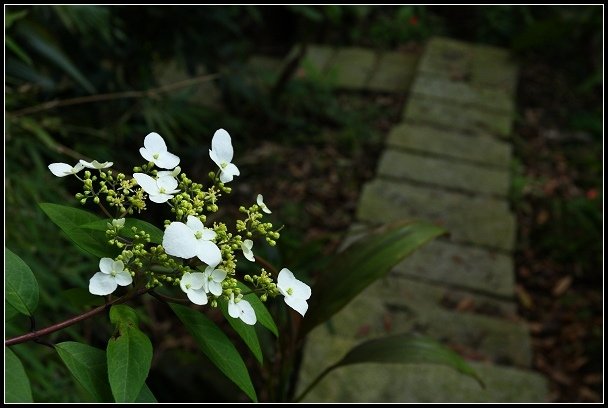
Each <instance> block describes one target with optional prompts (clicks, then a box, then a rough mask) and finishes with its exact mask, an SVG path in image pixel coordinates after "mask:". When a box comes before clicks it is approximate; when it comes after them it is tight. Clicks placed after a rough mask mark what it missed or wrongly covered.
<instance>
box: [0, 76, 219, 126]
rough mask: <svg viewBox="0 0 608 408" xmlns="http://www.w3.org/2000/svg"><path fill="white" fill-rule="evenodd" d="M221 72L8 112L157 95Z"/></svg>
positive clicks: (21, 112)
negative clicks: (155, 86) (140, 88)
mask: <svg viewBox="0 0 608 408" xmlns="http://www.w3.org/2000/svg"><path fill="white" fill-rule="evenodd" d="M219 75H220V74H210V75H201V76H197V77H194V78H189V79H185V80H183V81H179V82H175V83H172V84H168V85H163V86H160V87H158V88H152V89H148V90H143V91H125V92H113V93H106V94H97V95H87V96H79V97H77V98H70V99H63V100H54V101H48V102H44V103H41V104H39V105H35V106H30V107H29V108H24V109H20V110H16V111H14V112H7V113H8V115H9V116H13V117H19V116H23V115H30V114H32V113H38V112H42V111H45V110H49V109H56V108H61V107H65V106H72V105H82V104H85V103H94V102H103V101H111V100H115V99H131V98H143V97H155V96H158V95H159V94H161V93H165V92H169V91H172V90H175V89H180V88H185V87H188V86H191V85H196V84H199V83H202V82H209V81H213V80H214V79H216V78H217V77H219Z"/></svg>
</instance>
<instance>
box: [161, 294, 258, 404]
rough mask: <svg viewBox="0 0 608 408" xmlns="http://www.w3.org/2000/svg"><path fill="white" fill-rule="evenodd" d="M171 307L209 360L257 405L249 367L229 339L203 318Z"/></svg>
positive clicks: (192, 312)
mask: <svg viewBox="0 0 608 408" xmlns="http://www.w3.org/2000/svg"><path fill="white" fill-rule="evenodd" d="M170 306H171V309H173V312H175V314H176V315H177V317H178V318H179V319H180V320H181V321H182V323H183V324H184V325H185V326H186V329H188V332H190V334H191V335H192V337H194V339H195V340H196V343H197V344H198V346H199V347H200V348H201V350H202V352H203V353H204V354H205V355H206V356H207V357H208V358H209V360H211V362H212V363H213V364H215V365H216V367H217V368H219V369H220V371H221V372H222V373H224V375H226V377H228V378H229V379H230V380H231V381H233V382H234V383H235V384H236V385H237V386H238V387H239V388H240V389H241V390H243V391H244V392H245V394H247V396H248V397H249V398H250V399H251V400H252V401H254V402H257V396H256V393H255V389H254V388H253V384H252V382H251V378H250V377H249V372H248V371H247V367H246V366H245V363H244V362H243V359H242V358H241V355H240V354H239V352H238V351H237V350H236V348H235V347H234V345H233V344H232V342H230V339H229V338H228V337H226V335H225V334H224V333H223V332H222V331H221V330H220V329H219V328H218V327H217V326H216V325H215V324H214V323H213V322H212V321H211V320H209V318H207V317H206V316H205V315H204V314H202V313H199V312H197V311H196V310H193V309H190V308H188V307H186V306H182V305H178V304H175V303H172V304H171V305H170Z"/></svg>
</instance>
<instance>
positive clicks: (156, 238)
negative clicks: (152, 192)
mask: <svg viewBox="0 0 608 408" xmlns="http://www.w3.org/2000/svg"><path fill="white" fill-rule="evenodd" d="M108 222H110V223H111V222H112V220H111V219H104V220H98V221H93V222H90V223H88V224H84V225H82V226H81V227H82V228H86V229H92V230H96V231H105V230H107V229H108ZM133 227H136V228H137V230H144V231H145V232H147V233H148V234H150V242H153V243H155V244H162V242H163V235H164V233H163V231H161V230H160V229H159V228H158V227H156V226H155V225H152V224H150V223H149V222H146V221H142V220H138V219H136V218H125V226H124V228H123V229H121V230H120V233H119V234H120V236H122V237H125V238H133V237H135V233H134V232H133V231H132V230H131V228H133Z"/></svg>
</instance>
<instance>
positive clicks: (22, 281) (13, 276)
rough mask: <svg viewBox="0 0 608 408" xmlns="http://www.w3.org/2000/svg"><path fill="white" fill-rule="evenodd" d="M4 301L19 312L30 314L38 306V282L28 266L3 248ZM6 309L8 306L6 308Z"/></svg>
mask: <svg viewBox="0 0 608 408" xmlns="http://www.w3.org/2000/svg"><path fill="white" fill-rule="evenodd" d="M5 253H6V255H5V261H4V270H5V277H4V282H5V289H4V290H5V299H4V301H5V303H6V304H7V305H8V306H10V307H12V308H13V309H16V310H17V311H18V312H19V313H23V314H24V315H27V316H31V315H32V313H33V312H34V310H35V309H36V306H38V282H37V281H36V277H35V276H34V273H33V272H32V270H31V269H30V267H29V266H27V264H26V263H25V262H23V260H22V259H21V258H19V257H18V256H17V255H16V254H15V253H14V252H13V251H11V250H10V249H8V248H5ZM7 310H8V308H7Z"/></svg>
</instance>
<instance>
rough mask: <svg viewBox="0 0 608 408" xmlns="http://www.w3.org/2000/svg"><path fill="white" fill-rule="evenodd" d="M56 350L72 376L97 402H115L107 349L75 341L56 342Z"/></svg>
mask: <svg viewBox="0 0 608 408" xmlns="http://www.w3.org/2000/svg"><path fill="white" fill-rule="evenodd" d="M55 350H57V353H58V354H59V357H60V358H61V360H62V361H63V363H64V364H65V365H66V367H67V368H68V370H70V373H72V376H74V378H75V379H76V381H78V383H79V384H80V385H82V387H83V388H84V389H85V390H86V391H87V392H88V393H89V394H91V396H92V397H93V398H94V399H95V401H96V402H114V399H113V398H112V391H111V390H110V383H109V382H108V374H107V373H108V366H107V363H106V352H105V351H103V350H100V349H98V348H96V347H93V346H89V345H88V344H82V343H77V342H74V341H66V342H63V343H59V344H56V345H55Z"/></svg>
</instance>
